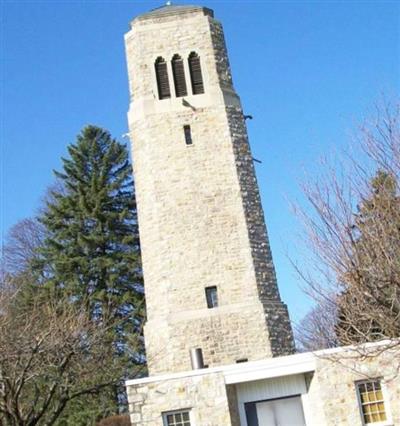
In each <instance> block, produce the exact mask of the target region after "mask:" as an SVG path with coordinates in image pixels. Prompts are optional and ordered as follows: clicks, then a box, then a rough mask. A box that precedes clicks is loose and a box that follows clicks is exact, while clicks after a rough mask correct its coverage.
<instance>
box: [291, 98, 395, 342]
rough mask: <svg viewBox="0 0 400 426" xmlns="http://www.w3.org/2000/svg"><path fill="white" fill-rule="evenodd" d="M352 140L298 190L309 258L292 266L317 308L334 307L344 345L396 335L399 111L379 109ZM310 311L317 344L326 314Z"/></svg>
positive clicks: (389, 337)
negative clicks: (351, 145)
mask: <svg viewBox="0 0 400 426" xmlns="http://www.w3.org/2000/svg"><path fill="white" fill-rule="evenodd" d="M357 142H358V147H359V148H360V149H357V148H356V149H355V151H351V152H350V153H349V152H347V153H346V156H345V157H343V158H342V159H341V160H340V161H338V162H336V163H335V164H333V165H332V163H329V162H325V163H324V168H325V174H324V175H323V176H320V177H319V178H318V180H317V182H315V181H310V180H308V181H307V183H306V184H305V185H303V190H304V194H305V198H306V200H307V203H306V204H307V205H306V206H305V207H304V206H303V207H301V208H299V207H298V206H297V212H298V213H299V215H300V217H301V218H302V220H303V223H304V225H305V230H306V233H305V234H306V244H307V247H309V249H310V254H309V263H308V267H305V266H304V264H303V265H302V266H301V267H299V266H298V264H297V266H296V268H297V270H298V272H299V273H300V274H301V276H302V277H303V279H304V281H305V283H306V290H307V292H308V294H310V295H311V296H312V297H313V298H314V299H315V301H316V303H317V306H318V305H319V306H320V307H321V306H326V303H328V306H336V308H335V309H337V319H336V324H335V334H336V338H337V340H338V342H339V343H340V344H341V345H346V344H358V343H363V342H368V341H374V340H380V339H396V338H398V337H399V336H400V187H399V184H400V105H399V104H397V105H394V106H393V105H392V106H390V105H385V106H384V107H383V108H377V111H376V118H375V119H374V120H372V121H371V120H370V121H367V122H365V123H364V124H363V125H362V126H361V127H360V129H359V132H358V136H357ZM315 313H316V314H317V315H316V316H317V318H318V321H317V322H316V321H315V320H316V316H315V315H311V316H310V317H309V318H308V320H309V321H308V324H307V326H309V327H311V328H313V329H314V331H315V333H316V336H315V337H316V340H318V338H319V332H320V330H319V328H320V325H321V322H322V323H324V322H326V321H328V322H329V321H331V320H330V318H329V316H330V315H331V311H330V310H324V309H322V308H317V311H315ZM321 317H323V318H321ZM303 325H304V323H303ZM311 331H312V330H311ZM303 337H304V338H305V339H307V340H308V339H309V337H310V336H307V335H306V336H303ZM390 346H391V348H392V345H390Z"/></svg>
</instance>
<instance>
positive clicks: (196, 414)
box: [128, 373, 240, 426]
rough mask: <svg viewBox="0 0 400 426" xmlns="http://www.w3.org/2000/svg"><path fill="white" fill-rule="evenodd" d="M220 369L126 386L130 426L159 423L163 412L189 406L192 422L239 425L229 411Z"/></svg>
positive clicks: (218, 425) (196, 423) (150, 425)
mask: <svg viewBox="0 0 400 426" xmlns="http://www.w3.org/2000/svg"><path fill="white" fill-rule="evenodd" d="M229 397H230V398H231V399H232V398H234V396H233V395H232V394H230V395H229V396H228V393H227V390H226V387H225V382H224V377H223V375H222V374H221V373H212V374H204V375H197V376H193V377H185V378H177V379H171V380H168V381H161V382H152V383H148V384H143V385H142V386H135V387H133V386H130V387H128V400H129V413H130V417H131V424H132V426H147V425H148V426H155V425H160V426H161V425H162V424H163V420H162V416H163V413H166V412H169V411H174V410H183V409H189V410H190V416H191V424H193V425H199V426H200V425H201V426H228V425H232V426H239V425H240V423H239V420H238V418H234V417H233V416H235V415H237V414H236V412H235V411H234V409H233V412H232V413H231V412H230V401H229Z"/></svg>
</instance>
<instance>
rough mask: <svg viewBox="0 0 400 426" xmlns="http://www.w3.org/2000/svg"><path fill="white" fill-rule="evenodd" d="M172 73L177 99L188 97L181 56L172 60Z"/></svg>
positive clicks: (176, 56) (175, 56)
mask: <svg viewBox="0 0 400 426" xmlns="http://www.w3.org/2000/svg"><path fill="white" fill-rule="evenodd" d="M171 63H172V73H173V75H174V84H175V95H176V97H177V98H180V97H182V96H186V95H187V89H186V80H185V70H184V68H183V60H182V58H181V57H180V56H179V55H174V56H173V58H172V61H171Z"/></svg>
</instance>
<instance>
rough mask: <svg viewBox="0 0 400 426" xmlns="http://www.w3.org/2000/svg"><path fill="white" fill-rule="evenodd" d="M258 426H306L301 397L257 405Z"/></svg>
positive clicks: (258, 403)
mask: <svg viewBox="0 0 400 426" xmlns="http://www.w3.org/2000/svg"><path fill="white" fill-rule="evenodd" d="M256 410H257V418H258V426H305V424H306V423H305V420H304V413H303V406H302V404H301V398H300V397H299V396H296V397H292V398H283V399H275V400H272V401H264V402H257V403H256Z"/></svg>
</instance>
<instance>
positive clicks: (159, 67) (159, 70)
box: [155, 58, 171, 99]
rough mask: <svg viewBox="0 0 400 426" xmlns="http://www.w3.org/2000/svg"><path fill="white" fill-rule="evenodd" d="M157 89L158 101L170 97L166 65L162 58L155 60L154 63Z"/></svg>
mask: <svg viewBox="0 0 400 426" xmlns="http://www.w3.org/2000/svg"><path fill="white" fill-rule="evenodd" d="M155 68H156V78H157V89H158V98H159V99H168V98H170V97H171V90H170V88H169V80H168V70H167V63H166V62H165V60H164V59H163V58H157V60H156V62H155Z"/></svg>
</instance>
